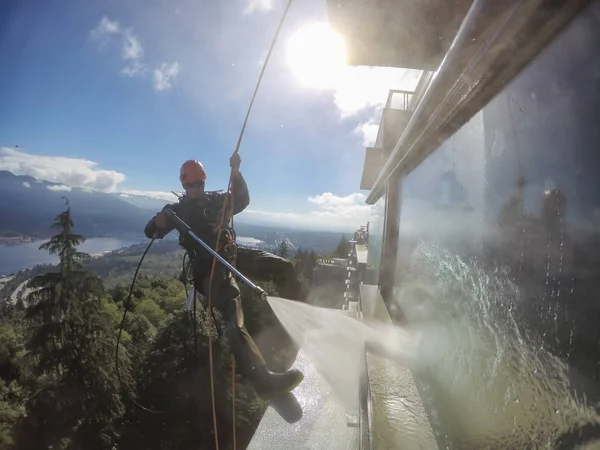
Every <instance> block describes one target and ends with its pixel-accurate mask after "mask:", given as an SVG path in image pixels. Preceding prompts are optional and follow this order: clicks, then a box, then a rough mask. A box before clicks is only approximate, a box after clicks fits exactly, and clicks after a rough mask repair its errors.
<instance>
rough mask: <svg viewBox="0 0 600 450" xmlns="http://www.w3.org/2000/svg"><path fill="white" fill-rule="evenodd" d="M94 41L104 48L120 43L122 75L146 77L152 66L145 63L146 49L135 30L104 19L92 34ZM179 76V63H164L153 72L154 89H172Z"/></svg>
mask: <svg viewBox="0 0 600 450" xmlns="http://www.w3.org/2000/svg"><path fill="white" fill-rule="evenodd" d="M90 34H91V36H92V38H93V39H95V40H96V41H98V42H99V43H100V44H101V45H102V46H105V45H107V44H109V43H111V42H112V43H114V44H115V45H116V44H117V43H118V47H119V51H120V55H121V59H122V60H123V64H124V66H123V68H122V69H121V73H122V74H123V75H126V76H128V77H145V76H146V74H148V72H149V67H150V64H149V63H147V62H146V61H144V54H145V52H144V47H143V46H142V43H141V41H140V39H139V37H138V36H137V35H136V34H135V33H134V30H133V28H131V27H130V28H126V29H124V28H123V27H122V26H121V25H120V24H119V22H116V21H111V20H110V19H108V18H107V17H106V16H105V17H102V19H101V20H100V22H99V23H98V25H97V26H96V27H95V28H94V29H93V30H92V31H91V32H90ZM178 74H179V63H178V62H174V63H162V64H159V65H158V67H157V68H156V69H155V70H154V71H153V72H152V75H153V82H154V87H155V89H156V90H157V91H162V90H166V89H170V88H171V87H172V85H173V80H174V79H175V78H176V77H177V75H178Z"/></svg>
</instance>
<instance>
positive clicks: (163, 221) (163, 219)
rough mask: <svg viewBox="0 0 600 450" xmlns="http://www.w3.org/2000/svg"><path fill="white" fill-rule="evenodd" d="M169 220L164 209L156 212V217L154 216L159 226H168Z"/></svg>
mask: <svg viewBox="0 0 600 450" xmlns="http://www.w3.org/2000/svg"><path fill="white" fill-rule="evenodd" d="M168 220H169V219H168V217H167V214H166V213H165V212H164V211H161V212H159V213H158V214H156V217H155V218H154V223H155V224H156V226H157V227H158V228H167V226H168V223H169V222H168Z"/></svg>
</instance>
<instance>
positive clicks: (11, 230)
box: [0, 170, 152, 237]
mask: <svg viewBox="0 0 600 450" xmlns="http://www.w3.org/2000/svg"><path fill="white" fill-rule="evenodd" d="M63 196H65V197H67V198H68V199H69V204H70V205H71V209H72V214H73V221H74V222H75V229H76V231H77V232H78V233H81V234H84V235H85V236H86V237H93V236H102V235H111V236H114V235H126V234H130V233H136V234H140V233H142V232H143V229H144V226H145V224H146V223H147V221H148V220H149V219H150V217H152V213H151V212H150V211H149V210H144V209H142V208H139V207H137V206H135V205H133V204H131V203H130V202H126V201H124V200H123V199H122V198H120V197H118V196H116V195H112V194H103V193H100V192H93V191H87V190H84V189H78V188H69V187H67V186H64V185H61V184H58V183H52V182H49V181H44V180H38V179H36V178H33V177H29V176H21V175H14V174H13V173H11V172H8V171H5V170H1V171H0V218H1V219H0V234H2V235H4V236H9V235H13V236H19V235H24V236H33V237H47V236H49V235H51V234H52V233H53V230H52V229H50V225H51V223H52V221H53V220H54V218H55V217H56V215H57V214H59V213H60V212H61V211H62V210H64V207H65V203H64V200H63V199H62V198H61V197H63Z"/></svg>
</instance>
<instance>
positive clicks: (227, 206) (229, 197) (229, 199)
mask: <svg viewBox="0 0 600 450" xmlns="http://www.w3.org/2000/svg"><path fill="white" fill-rule="evenodd" d="M292 2H293V0H288V2H287V4H286V6H285V9H284V11H283V14H282V16H281V19H280V20H279V24H278V25H277V30H276V31H275V35H274V36H273V40H272V41H271V46H270V47H269V51H268V52H267V57H266V58H265V61H264V63H263V65H262V68H261V71H260V75H259V76H258V81H257V83H256V87H255V88H254V93H253V94H252V98H251V100H250V105H249V106H248V111H246V117H245V118H244V123H243V124H242V129H241V130H240V135H239V137H238V140H237V143H236V146H235V150H234V152H233V155H232V156H234V155H238V154H239V151H240V146H241V144H242V139H243V137H244V132H245V131H246V125H247V124H248V119H249V117H250V113H251V111H252V106H253V105H254V101H255V100H256V95H257V93H258V89H259V88H260V84H261V82H262V79H263V76H264V74H265V70H266V68H267V65H268V63H269V60H270V59H271V55H272V54H273V49H274V48H275V44H276V43H277V39H278V38H279V33H280V32H281V28H282V27H283V23H284V22H285V19H286V17H287V14H288V12H289V10H290V7H291V6H292ZM232 180H233V167H232V168H231V170H230V171H229V183H228V186H227V193H226V194H225V203H224V205H223V208H222V210H221V219H220V220H219V225H218V229H217V240H216V245H215V250H216V251H219V246H220V242H221V233H222V231H223V227H224V226H225V225H226V224H227V223H229V222H230V221H231V229H232V230H234V229H235V228H234V224H233V208H234V205H233V202H234V200H233V192H232ZM225 210H228V214H227V222H225ZM232 238H233V243H234V244H235V233H234V234H233V237H232ZM216 262H217V258H216V257H214V256H213V263H212V268H211V272H210V281H209V284H208V286H209V287H208V299H207V303H208V308H209V310H211V308H212V302H211V291H212V281H213V277H214V272H215V264H216ZM232 265H233V266H234V267H235V260H234V261H233V264H232ZM208 324H209V330H208V345H209V359H210V361H209V366H210V389H211V401H212V413H213V427H214V433H215V445H216V450H219V438H218V434H217V417H216V407H215V391H214V372H213V362H212V338H211V325H212V320H211V319H210V318H209V320H208ZM231 361H232V364H231V366H232V369H231V370H232V373H231V375H232V376H231V384H232V390H231V396H232V400H231V401H232V416H233V419H232V423H233V433H232V436H233V449H234V450H236V426H235V356H234V355H233V353H232V354H231Z"/></svg>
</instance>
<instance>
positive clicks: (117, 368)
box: [115, 239, 183, 414]
mask: <svg viewBox="0 0 600 450" xmlns="http://www.w3.org/2000/svg"><path fill="white" fill-rule="evenodd" d="M153 242H154V239H152V240H151V241H150V243H149V244H148V246H147V247H146V250H145V251H144V253H143V254H142V257H141V258H140V261H139V262H138V265H137V267H136V269H135V273H134V274H133V280H132V281H131V285H130V286H129V293H128V294H127V297H125V298H124V299H123V300H124V301H123V306H124V309H125V310H124V311H123V318H122V319H121V325H120V326H119V334H118V335H117V344H116V346H115V370H116V373H117V379H118V380H119V384H120V385H121V387H123V386H124V383H123V380H122V379H121V372H120V370H119V344H120V343H121V334H122V333H123V329H124V327H125V320H126V318H127V312H128V311H129V308H130V306H131V296H132V295H133V288H134V286H135V280H136V279H137V276H138V272H139V271H140V267H141V266H142V262H143V261H144V258H145V257H146V254H147V253H148V250H150V247H151V246H152V243H153ZM125 301H126V302H127V303H125ZM127 391H128V390H127ZM129 397H130V400H131V401H132V402H133V404H134V405H136V406H137V407H138V408H140V409H142V410H144V411H146V412H148V413H151V414H171V413H174V412H179V411H181V410H182V409H183V406H181V407H180V408H174V409H166V410H158V409H151V408H148V407H146V406H144V405H142V404H140V403H139V402H138V401H137V400H136V399H135V398H133V396H131V395H130V396H129Z"/></svg>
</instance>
